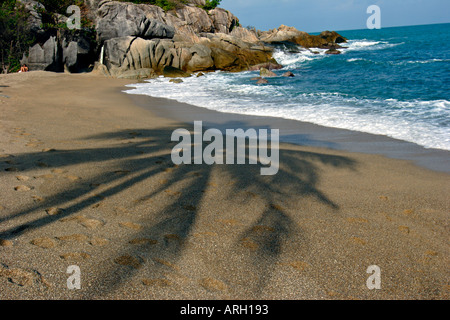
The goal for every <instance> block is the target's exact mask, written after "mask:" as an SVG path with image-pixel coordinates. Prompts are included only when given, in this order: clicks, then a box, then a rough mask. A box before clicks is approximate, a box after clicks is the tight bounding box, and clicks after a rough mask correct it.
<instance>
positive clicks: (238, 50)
mask: <svg viewBox="0 0 450 320" xmlns="http://www.w3.org/2000/svg"><path fill="white" fill-rule="evenodd" d="M20 1H21V2H23V3H24V4H25V6H26V7H27V8H28V10H29V11H30V26H31V28H33V30H34V31H33V32H35V33H36V34H39V37H38V41H37V42H38V43H36V44H35V45H34V46H32V47H31V48H30V49H29V54H28V56H26V55H24V59H23V61H22V62H23V63H27V64H28V65H29V67H30V70H49V71H50V70H51V71H69V72H80V71H86V70H90V69H91V67H92V66H93V65H94V63H95V62H96V61H102V62H103V65H102V64H98V63H97V64H96V68H95V70H96V71H97V72H100V73H101V74H107V75H110V76H113V77H122V78H138V79H140V78H145V77H154V76H155V75H161V74H167V72H164V70H166V71H167V68H173V69H174V70H175V69H176V70H181V72H185V73H187V74H191V73H193V72H200V71H211V70H225V71H243V70H260V69H261V68H266V69H267V70H269V71H270V70H273V69H279V68H281V67H282V66H280V65H279V64H278V63H277V62H276V61H275V60H274V59H273V58H272V51H273V44H277V43H284V45H285V46H288V45H287V43H290V45H289V46H290V47H292V48H293V49H292V50H294V51H295V50H299V49H298V46H303V47H305V48H312V47H318V48H326V49H330V50H329V52H328V53H330V54H335V53H338V51H337V50H336V48H339V47H340V46H339V43H343V42H345V41H346V39H345V38H344V37H342V36H340V35H339V34H337V33H336V32H330V31H324V32H322V33H321V34H320V35H318V36H313V35H309V34H307V33H306V32H301V31H299V30H297V29H295V28H292V27H286V26H281V27H280V28H278V29H275V30H271V31H268V32H260V31H258V32H257V31H256V30H251V29H247V28H243V27H241V26H239V20H238V18H237V17H236V16H234V15H233V14H232V13H231V12H229V11H227V10H225V9H222V8H215V9H213V10H209V11H205V10H204V9H203V8H202V6H204V5H205V0H186V1H184V2H183V3H185V4H181V2H180V4H179V5H178V6H177V7H176V8H175V9H174V10H171V11H167V12H166V11H164V10H163V9H162V8H161V7H158V6H155V5H149V4H135V3H130V2H121V1H111V0H87V1H85V5H86V7H85V8H84V9H85V11H84V13H85V14H86V15H87V17H88V18H89V19H92V20H95V21H94V22H95V23H94V25H95V36H96V40H95V41H93V39H92V37H90V36H89V35H86V34H85V31H83V30H78V31H69V30H66V31H61V30H59V31H57V32H56V30H53V31H51V32H49V31H43V30H42V29H40V28H41V24H42V20H41V18H40V13H39V12H40V10H42V9H43V7H41V6H42V5H39V4H38V5H37V7H36V6H34V5H35V3H36V1H34V0H20ZM38 9H39V10H38ZM64 19H65V17H64V16H61V17H60V20H61V21H62V22H64ZM336 51H337V52H336ZM100 53H102V54H103V55H102V56H101V57H100Z"/></svg>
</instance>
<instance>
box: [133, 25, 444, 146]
mask: <svg viewBox="0 0 450 320" xmlns="http://www.w3.org/2000/svg"><path fill="white" fill-rule="evenodd" d="M339 33H340V34H342V35H343V36H345V37H347V38H348V39H349V42H348V43H346V44H343V46H345V47H347V48H346V49H341V51H342V54H341V55H326V54H325V50H316V49H313V51H319V54H315V53H312V52H310V51H301V52H297V53H291V52H290V51H289V50H285V49H286V48H283V47H279V48H277V49H276V51H275V54H274V57H275V59H276V60H277V61H278V62H279V63H280V64H282V65H283V66H284V68H283V69H282V70H276V71H275V73H277V74H278V75H279V76H278V77H275V78H269V79H268V80H269V84H265V85H257V84H256V81H252V80H251V78H253V77H255V76H258V75H259V73H258V72H241V73H228V72H214V73H208V74H206V76H204V77H199V78H196V77H191V78H188V79H184V82H183V83H181V84H173V83H169V79H165V78H158V79H153V80H149V81H146V82H144V83H139V84H133V85H130V89H129V90H127V91H126V92H127V93H129V94H146V95H150V96H154V97H160V98H169V99H174V100H177V101H180V102H185V103H189V104H192V105H196V106H199V107H204V108H208V109H212V110H216V111H220V112H228V113H237V114H248V115H259V116H271V117H281V118H286V119H293V120H300V121H304V122H311V123H315V124H318V125H322V126H328V127H334V128H342V129H350V130H354V131H360V132H366V133H372V134H379V135H385V136H389V137H392V138H396V139H399V140H404V141H409V142H413V143H416V144H418V145H421V146H423V147H425V148H436V149H443V150H450V24H438V25H425V26H410V27H396V28H384V29H380V30H351V31H340V32H339ZM286 71H292V72H293V73H294V74H295V77H294V78H285V77H282V76H281V75H282V74H283V73H284V72H286ZM199 120H201V119H199Z"/></svg>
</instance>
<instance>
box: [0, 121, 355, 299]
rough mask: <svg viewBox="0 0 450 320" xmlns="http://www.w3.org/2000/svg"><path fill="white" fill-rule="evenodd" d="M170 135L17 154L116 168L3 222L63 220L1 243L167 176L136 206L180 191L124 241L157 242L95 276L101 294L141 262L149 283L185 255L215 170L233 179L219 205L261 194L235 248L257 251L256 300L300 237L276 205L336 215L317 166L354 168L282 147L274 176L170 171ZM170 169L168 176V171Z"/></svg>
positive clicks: (28, 165) (127, 249)
mask: <svg viewBox="0 0 450 320" xmlns="http://www.w3.org/2000/svg"><path fill="white" fill-rule="evenodd" d="M234 126H235V124H234ZM172 129H176V128H168V129H164V130H149V129H139V130H133V132H132V133H133V138H136V139H135V141H134V140H132V141H128V140H127V139H128V138H129V137H130V131H129V130H119V131H116V132H108V133H104V134H100V135H96V136H92V137H87V138H86V141H94V142H95V141H103V142H107V143H108V146H107V147H104V146H103V147H100V148H98V147H93V148H79V149H76V148H75V149H71V150H56V151H54V152H46V153H43V152H36V153H26V154H17V155H14V159H15V161H17V163H20V164H22V167H21V169H22V171H23V172H26V171H29V170H33V169H34V168H35V164H36V162H45V163H48V164H49V166H50V167H51V168H65V167H69V166H73V165H77V164H84V165H86V164H92V165H93V166H94V165H95V164H97V163H108V162H113V164H112V166H111V167H108V168H101V167H99V170H98V172H95V173H94V174H92V175H91V176H90V177H88V178H86V179H85V180H84V181H83V183H82V184H81V185H80V184H79V185H74V186H72V187H67V188H66V189H64V190H62V191H59V192H55V193H54V194H53V195H52V196H50V197H48V198H47V199H46V201H45V203H42V204H40V203H36V204H33V205H30V206H28V207H27V208H21V209H19V210H17V211H15V212H12V213H11V214H10V215H8V216H6V217H3V218H2V219H0V223H4V222H12V221H14V219H16V218H26V217H27V216H28V215H30V217H31V213H33V212H36V210H43V209H45V208H48V207H50V206H54V207H61V208H63V209H64V211H63V212H62V213H61V214H60V215H56V216H48V215H45V216H41V217H39V218H30V220H29V221H28V222H26V223H22V224H20V225H18V226H15V227H12V228H9V229H6V230H3V231H2V232H1V233H0V238H12V237H20V236H21V235H22V234H23V233H25V232H27V231H29V230H32V229H38V228H42V227H45V226H46V225H49V224H52V223H54V222H56V221H59V220H61V219H62V218H67V217H70V216H73V215H76V214H77V213H79V212H80V211H82V210H84V209H86V208H88V207H90V206H92V205H94V204H95V203H97V202H99V199H102V198H108V197H112V196H117V195H120V194H121V193H122V192H124V191H126V190H129V189H130V188H133V187H134V186H136V185H138V184H140V183H144V182H148V181H152V180H154V178H155V177H157V176H158V175H159V174H161V172H162V171H165V181H164V183H163V184H159V185H157V186H156V187H155V186H153V187H152V188H151V191H150V192H146V194H144V195H139V199H138V202H139V201H144V202H145V201H148V200H152V199H159V198H158V197H160V196H161V195H162V194H164V193H167V192H172V191H173V190H180V191H179V192H175V193H174V194H173V195H172V196H171V197H170V198H169V199H166V200H165V202H163V203H158V204H157V205H156V208H153V209H152V213H151V214H149V215H148V216H145V215H144V216H145V217H144V218H143V221H142V224H143V225H145V227H144V228H143V229H142V230H140V231H136V232H135V233H134V234H133V235H132V236H130V239H129V240H132V239H147V238H149V237H150V238H153V239H158V244H157V245H156V246H152V248H150V249H149V248H148V246H139V245H138V246H124V248H123V249H122V250H121V252H117V253H116V255H115V256H116V257H117V256H127V257H134V258H135V259H136V261H138V264H137V265H136V264H135V265H134V267H131V268H130V267H127V266H123V265H121V264H120V263H119V264H117V263H115V264H114V263H112V264H111V265H109V267H105V268H102V269H104V270H105V271H104V272H101V273H99V274H98V275H97V277H98V278H99V279H105V281H104V283H107V284H108V285H107V288H106V291H105V295H106V294H107V292H113V291H114V290H116V289H118V288H120V287H121V285H122V284H123V283H124V282H126V281H127V279H130V278H132V277H133V276H134V275H135V274H136V273H137V272H138V270H139V269H140V267H141V266H142V265H144V264H146V263H151V264H152V268H151V270H152V271H151V273H152V277H154V278H158V277H162V276H164V273H165V272H166V271H167V268H169V269H174V268H175V269H176V264H177V262H178V261H179V260H180V259H181V258H182V256H183V254H184V250H185V248H186V243H187V240H188V239H189V237H190V236H191V234H192V230H193V229H194V227H195V225H196V223H197V222H198V220H199V219H200V218H202V215H204V214H205V213H204V212H203V211H202V209H201V208H202V205H203V204H204V202H206V200H205V199H206V196H207V193H205V190H206V189H207V186H208V184H209V183H210V182H211V179H212V176H213V175H214V174H215V172H216V171H219V172H221V173H222V174H223V175H226V176H228V177H229V178H230V179H231V180H233V181H234V184H233V187H232V188H231V190H229V189H226V188H222V187H221V186H219V189H220V197H221V198H222V199H226V200H227V201H229V202H230V203H233V202H235V201H236V200H235V197H236V195H238V194H239V193H242V192H250V193H252V194H257V195H260V197H259V200H258V201H262V202H263V204H264V209H263V210H262V211H261V212H257V213H256V215H257V218H256V219H255V220H254V221H253V222H252V223H250V224H249V225H247V226H245V227H244V228H243V230H242V232H241V233H240V235H239V236H238V238H237V239H236V241H235V244H234V245H235V246H241V245H242V242H243V241H244V242H245V241H251V242H252V243H254V244H255V248H253V250H250V251H248V252H247V261H248V263H249V265H250V268H252V269H254V270H255V274H256V276H257V278H258V279H259V280H258V283H257V285H256V286H255V287H254V288H253V289H252V290H254V292H256V293H257V294H261V292H262V290H263V289H264V287H265V286H266V283H267V281H268V279H270V277H271V273H272V272H273V270H274V268H275V267H276V264H277V261H278V260H279V257H280V255H281V253H282V251H283V247H284V246H285V245H287V244H288V243H289V239H290V238H291V237H292V236H293V235H298V234H301V230H300V229H299V227H298V226H296V224H295V223H293V217H292V216H291V215H292V213H290V212H288V211H287V210H285V208H283V206H281V205H279V203H286V202H289V200H290V199H289V197H292V196H295V197H296V198H297V199H301V198H303V197H312V198H314V199H315V200H316V201H318V202H320V203H322V204H323V205H325V206H327V207H329V208H331V209H332V210H337V209H338V206H337V205H336V204H335V203H334V202H333V201H332V200H331V199H329V198H328V197H327V196H326V195H325V194H324V193H323V192H321V191H320V190H318V188H317V184H318V182H319V181H320V177H319V170H318V167H317V165H318V163H320V164H322V165H325V166H332V167H335V168H346V169H353V168H354V167H355V165H356V164H355V162H354V161H353V160H351V159H349V158H346V157H341V156H334V155H328V154H319V153H313V152H305V151H298V150H291V149H289V148H282V149H281V150H280V161H281V166H280V170H279V172H278V174H277V175H275V176H261V175H260V169H261V166H260V165H240V166H239V165H235V166H233V165H212V166H208V165H205V164H203V165H180V166H174V165H173V164H172V163H171V157H170V154H171V150H172V149H171V148H173V146H174V145H175V143H173V142H171V141H170V137H171V134H172V132H173V131H172ZM191 129H192V128H191ZM121 139H122V140H123V139H126V140H127V143H126V144H123V143H119V141H120V140H121ZM224 140H225V139H224ZM113 168H125V170H124V171H126V172H125V173H126V174H125V175H120V174H117V172H115V171H114V170H113ZM168 168H169V169H170V170H167V169H168ZM94 171H95V170H94ZM119 171H120V170H119ZM92 184H95V185H97V184H101V185H104V186H106V187H105V188H104V189H103V190H102V191H99V192H97V193H95V194H93V192H92V187H91V185H92ZM136 196H138V195H137V194H136ZM209 201H211V200H209ZM222 209H223V210H227V209H228V208H222ZM253 214H254V213H253ZM111 259H114V257H111ZM89 296H90V293H86V297H89Z"/></svg>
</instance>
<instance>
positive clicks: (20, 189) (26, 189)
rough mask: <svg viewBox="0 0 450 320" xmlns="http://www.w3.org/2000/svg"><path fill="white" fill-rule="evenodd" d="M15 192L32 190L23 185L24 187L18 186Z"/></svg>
mask: <svg viewBox="0 0 450 320" xmlns="http://www.w3.org/2000/svg"><path fill="white" fill-rule="evenodd" d="M14 190H16V191H20V192H26V191H30V190H31V188H30V187H28V186H24V185H22V186H17V187H14Z"/></svg>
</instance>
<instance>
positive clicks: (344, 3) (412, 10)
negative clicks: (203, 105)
mask: <svg viewBox="0 0 450 320" xmlns="http://www.w3.org/2000/svg"><path fill="white" fill-rule="evenodd" d="M374 4H375V5H378V6H379V7H380V9H381V24H382V25H381V26H382V27H395V26H408V25H420V24H433V23H449V22H450V0H222V2H221V4H220V7H222V8H225V9H227V10H230V11H231V12H232V13H234V14H235V15H236V16H237V17H238V18H239V20H240V22H241V24H242V25H243V26H254V27H256V28H257V29H260V30H269V29H273V28H278V27H279V26H280V25H282V24H285V25H288V26H293V27H296V28H297V29H299V30H302V31H306V32H319V31H323V30H337V31H338V30H351V29H364V28H366V21H367V19H368V18H369V16H370V15H369V14H367V13H366V12H367V8H368V7H369V6H370V5H374Z"/></svg>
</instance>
